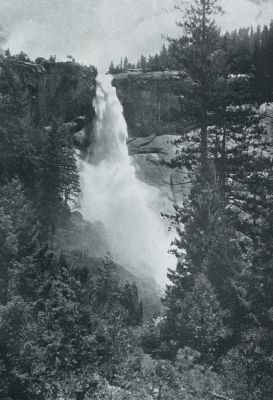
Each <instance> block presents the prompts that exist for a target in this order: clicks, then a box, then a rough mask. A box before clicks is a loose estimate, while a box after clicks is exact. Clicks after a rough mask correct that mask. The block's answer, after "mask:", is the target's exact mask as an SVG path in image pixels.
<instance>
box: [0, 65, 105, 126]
mask: <svg viewBox="0 0 273 400" xmlns="http://www.w3.org/2000/svg"><path fill="white" fill-rule="evenodd" d="M96 74H97V71H96V69H95V68H94V67H85V66H82V65H80V64H77V63H73V62H55V61H54V62H53V61H47V60H44V59H43V60H42V61H41V62H40V63H33V62H31V61H27V60H26V61H21V60H17V59H16V57H8V58H2V59H1V60H0V85H1V87H2V86H3V85H5V82H7V80H8V81H9V83H8V84H9V85H14V86H15V87H16V90H17V93H18V97H19V100H20V104H21V108H22V117H23V119H24V120H25V121H26V122H27V123H31V124H35V125H43V126H46V125H47V124H48V122H49V121H50V120H51V119H52V117H53V116H54V117H57V118H62V119H63V120H64V121H70V120H72V119H74V118H76V117H78V116H79V115H86V116H87V117H88V118H89V119H91V118H92V114H93V113H94V111H93V106H92V102H93V98H94V96H95V87H96V83H95V78H96Z"/></svg>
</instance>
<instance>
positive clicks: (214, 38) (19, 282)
mask: <svg viewBox="0 0 273 400" xmlns="http://www.w3.org/2000/svg"><path fill="white" fill-rule="evenodd" d="M220 12H221V10H220V8H219V5H218V1H217V0H195V1H194V4H193V6H192V7H191V8H189V9H188V10H187V11H186V14H185V15H184V14H183V16H182V17H181V22H180V23H179V26H180V27H181V32H182V33H183V34H182V36H181V37H180V38H178V39H172V38H170V39H169V46H168V48H167V47H165V46H164V47H163V49H162V52H161V54H160V55H158V56H154V57H150V59H149V60H148V61H147V60H146V59H145V57H143V56H142V57H141V59H140V62H139V63H138V64H139V65H138V67H139V68H142V69H143V70H144V71H145V70H146V69H150V68H151V69H156V70H157V69H161V68H163V69H165V68H170V69H172V68H173V69H183V70H185V72H186V74H187V78H186V79H185V81H184V87H183V92H181V113H183V118H184V122H185V129H184V131H183V133H182V134H181V138H180V139H179V140H176V141H174V143H173V146H176V148H177V152H176V156H175V157H174V158H173V159H172V160H171V161H168V162H165V163H164V165H165V167H166V168H175V169H178V170H181V172H183V179H181V182H175V184H176V185H181V187H183V185H184V184H185V183H188V182H190V183H191V191H190V194H189V195H188V196H187V198H186V199H185V201H184V203H183V205H181V204H174V212H173V214H171V215H170V214H168V215H164V217H165V218H166V219H167V220H168V221H169V223H170V224H172V225H174V226H175V227H178V228H177V235H176V240H175V242H174V244H173V246H172V250H171V251H172V252H173V253H174V254H175V256H176V259H177V266H176V269H175V270H170V271H169V273H168V284H167V287H166V291H165V293H164V295H163V296H162V311H161V312H160V313H157V314H156V315H154V316H153V317H152V318H150V317H147V315H145V313H144V312H143V308H145V305H143V301H142V299H141V295H140V292H139V289H138V287H137V285H136V284H135V283H134V282H132V281H129V280H128V281H125V282H121V281H120V279H119V275H118V269H119V266H118V265H117V264H116V263H115V262H114V260H113V259H112V257H111V255H110V254H105V256H104V257H97V256H96V255H95V254H92V252H91V250H90V251H89V253H86V252H84V251H83V250H79V249H78V250H75V249H74V250H73V251H71V249H69V246H66V245H64V243H63V241H62V240H60V236H59V234H58V233H59V232H60V230H62V232H65V235H66V236H69V237H72V238H73V234H74V232H75V226H74V223H75V215H73V213H72V211H71V207H70V204H71V202H72V201H73V200H74V199H75V198H77V196H78V195H79V193H80V190H81V188H80V180H79V171H78V168H77V163H76V159H75V155H74V147H73V139H72V135H71V132H70V130H69V128H68V127H67V125H66V124H64V122H66V119H67V118H66V114H65V113H64V112H63V113H62V112H60V111H58V112H57V111H56V107H53V108H52V112H51V113H50V112H49V113H48V114H47V119H46V123H47V126H46V127H45V126H44V123H45V121H44V120H43V118H42V117H43V116H42V115H41V116H40V118H38V119H36V120H35V121H26V120H25V118H24V111H23V110H24V104H23V102H22V98H21V94H20V91H19V87H18V84H17V81H16V80H15V79H14V77H13V75H12V74H10V69H9V65H10V63H11V62H12V61H14V58H15V59H16V60H17V61H19V62H30V61H29V60H28V59H26V56H25V55H24V54H21V55H19V56H12V55H11V54H10V53H9V52H6V53H4V54H2V55H1V60H2V64H1V71H0V78H1V79H0V147H1V152H0V272H1V276H0V398H1V399H3V400H56V399H64V400H68V399H69V400H88V399H92V400H93V399H94V400H96V399H97V400H99V399H100V400H107V399H109V400H110V399H114V400H131V399H139V400H152V399H160V400H178V399H185V400H205V399H206V400H214V399H216V400H217V399H219V400H272V396H273V381H272V376H273V291H272V286H273V230H272V229H273V228H272V217H273V186H272V184H273V142H272V140H273V136H272V135H273V114H272V111H271V107H270V104H265V101H269V100H270V99H271V97H272V90H273V75H272V71H273V55H272V49H273V47H272V44H273V24H271V25H270V27H269V28H268V27H264V28H263V29H260V28H258V29H257V30H253V29H241V30H239V31H237V32H236V31H235V32H232V33H227V34H225V35H220V32H219V28H218V27H217V25H216V23H215V20H214V18H215V16H216V15H217V14H218V13H220ZM20 57H21V59H20ZM22 58H23V59H22ZM1 60H0V61H1ZM39 62H40V63H42V64H45V65H48V63H49V64H50V63H55V62H56V60H54V59H50V60H44V59H39V60H36V63H39ZM124 64H125V65H124ZM128 64H129V63H128V61H127V60H126V62H124V63H123V65H122V66H121V68H120V69H121V70H122V69H124V68H125V69H128V68H131V67H132V68H134V66H132V65H128ZM71 65H72V68H77V67H76V65H77V64H76V63H75V61H74V60H70V61H68V62H67V67H66V68H68V69H69V68H71ZM114 68H115V67H114ZM112 69H113V68H112ZM115 69H116V68H115ZM112 72H113V71H112ZM70 100H71V99H70ZM67 101H69V99H67V98H65V99H64V103H65V102H67ZM64 109H65V104H63V108H62V104H59V108H58V110H64ZM89 118H92V115H89ZM48 121H49V122H48ZM185 166H186V168H187V171H186V172H185V169H184V167H185ZM63 236H64V235H62V237H63ZM72 240H73V239H72ZM147 240H149V238H147Z"/></svg>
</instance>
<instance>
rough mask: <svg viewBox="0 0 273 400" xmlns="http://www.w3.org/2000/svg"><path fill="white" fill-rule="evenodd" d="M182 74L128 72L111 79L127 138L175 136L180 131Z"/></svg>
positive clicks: (183, 77)
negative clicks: (126, 125)
mask: <svg viewBox="0 0 273 400" xmlns="http://www.w3.org/2000/svg"><path fill="white" fill-rule="evenodd" d="M185 78H186V74H185V73H184V72H183V71H153V72H142V71H141V70H140V71H127V72H124V73H118V74H114V75H113V85H114V86H115V87H116V89H117V95H118V97H119V100H120V101H121V103H122V105H123V109H124V115H125V119H126V121H127V124H128V130H129V136H130V137H138V136H142V137H143V136H150V135H157V136H161V135H177V134H179V133H180V131H181V127H182V120H181V107H180V95H181V92H182V87H183V85H184V82H185Z"/></svg>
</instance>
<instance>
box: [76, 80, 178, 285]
mask: <svg viewBox="0 0 273 400" xmlns="http://www.w3.org/2000/svg"><path fill="white" fill-rule="evenodd" d="M111 82H112V77H111V76H110V75H101V76H98V78H97V91H96V98H95V100H94V108H95V112H96V121H95V126H94V129H95V137H96V143H95V145H93V146H92V149H90V154H89V156H88V157H87V159H86V160H85V161H83V165H82V168H81V184H82V204H81V207H82V212H83V215H84V217H85V218H86V219H87V220H89V221H90V222H95V221H101V222H102V223H103V225H104V228H105V231H106V234H107V242H108V243H109V245H110V246H111V248H110V251H111V252H112V254H113V257H114V259H115V260H116V261H117V262H119V263H120V264H122V265H123V266H125V267H126V268H127V269H129V270H131V271H132V272H133V273H134V274H135V275H142V276H143V275H147V276H148V275H150V276H152V277H153V278H155V280H156V281H157V282H158V283H159V284H160V285H163V284H164V283H165V282H166V271H167V268H169V267H174V264H175V260H174V257H173V256H172V255H170V254H168V250H169V248H170V243H171V240H172V238H171V237H170V233H169V231H168V227H167V225H166V222H165V221H164V220H163V219H162V217H161V214H160V212H161V211H162V207H163V203H164V198H162V193H161V192H160V190H159V189H157V188H155V187H152V186H150V185H147V184H146V183H144V182H142V181H140V180H139V179H137V177H136V173H135V166H134V163H133V161H132V159H131V157H130V156H129V154H128V148H127V138H128V132H127V125H126V121H125V119H124V116H123V110H122V106H121V104H120V102H119V100H118V97H117V95H116V89H115V88H114V87H113V86H112V83H111ZM91 150H92V151H91Z"/></svg>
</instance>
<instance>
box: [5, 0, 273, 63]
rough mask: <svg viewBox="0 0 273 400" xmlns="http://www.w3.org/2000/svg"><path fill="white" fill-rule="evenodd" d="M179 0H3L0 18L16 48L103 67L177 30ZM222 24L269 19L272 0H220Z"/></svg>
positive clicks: (147, 49)
mask: <svg viewBox="0 0 273 400" xmlns="http://www.w3.org/2000/svg"><path fill="white" fill-rule="evenodd" d="M178 1H179V0H0V24H1V25H2V26H3V28H4V30H5V32H6V35H7V37H8V42H7V46H8V47H9V48H10V50H11V52H12V53H18V52H20V51H21V50H22V51H24V52H26V53H27V54H28V55H29V56H30V57H31V58H36V57H37V56H44V57H48V56H49V55H50V54H56V55H57V58H58V59H64V58H66V56H67V55H68V54H71V55H73V56H74V57H75V58H76V60H77V61H79V62H82V63H85V64H91V63H92V64H95V65H97V66H98V67H99V68H101V69H105V68H107V67H108V65H109V63H110V60H111V59H114V61H115V62H117V61H118V60H119V59H120V57H124V56H128V58H129V60H132V61H135V59H137V58H138V57H139V55H140V54H141V53H143V54H145V55H148V54H153V53H155V52H156V51H158V50H159V49H160V47H161V45H162V43H163V39H162V34H163V35H170V36H173V35H175V34H176V33H177V32H178V31H177V29H178V28H177V27H176V25H175V21H176V20H177V19H178V18H179V14H178V11H177V10H174V5H175V4H177V3H178ZM222 1H223V2H224V8H225V10H226V14H225V15H224V17H222V18H221V20H219V22H220V24H221V26H222V27H223V29H224V30H225V29H227V28H229V29H231V28H234V27H239V26H248V25H254V26H255V25H257V24H258V23H260V24H265V23H269V22H270V20H271V18H273V0H222Z"/></svg>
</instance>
